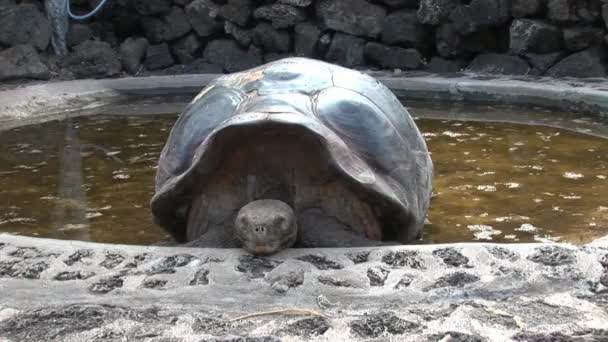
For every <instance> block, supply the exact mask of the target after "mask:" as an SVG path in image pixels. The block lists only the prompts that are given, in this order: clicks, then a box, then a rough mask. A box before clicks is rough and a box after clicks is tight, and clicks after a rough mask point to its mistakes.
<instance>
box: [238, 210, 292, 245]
mask: <svg viewBox="0 0 608 342" xmlns="http://www.w3.org/2000/svg"><path fill="white" fill-rule="evenodd" d="M234 231H235V235H236V236H235V237H236V239H237V240H238V241H239V242H240V243H241V244H242V246H243V249H245V250H246V251H248V252H250V253H252V254H254V255H268V254H273V253H276V252H278V251H280V250H282V249H285V248H289V247H292V246H293V245H294V244H295V242H296V239H297V236H298V230H297V225H296V220H295V216H294V213H293V210H292V209H291V207H290V206H289V205H287V204H286V203H284V202H282V201H279V200H268V199H267V200H257V201H253V202H250V203H248V204H247V205H245V206H243V207H242V208H241V209H240V210H239V212H238V214H237V216H236V220H235V230H234Z"/></svg>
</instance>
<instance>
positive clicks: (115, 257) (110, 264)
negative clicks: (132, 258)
mask: <svg viewBox="0 0 608 342" xmlns="http://www.w3.org/2000/svg"><path fill="white" fill-rule="evenodd" d="M124 260H125V257H124V256H122V255H120V254H115V253H111V254H106V258H105V260H104V261H102V262H101V263H100V264H99V265H100V266H103V267H105V268H107V269H110V270H111V269H113V268H114V267H116V266H118V265H120V264H121V263H122V262H123V261H124Z"/></svg>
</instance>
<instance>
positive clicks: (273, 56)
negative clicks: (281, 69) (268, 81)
mask: <svg viewBox="0 0 608 342" xmlns="http://www.w3.org/2000/svg"><path fill="white" fill-rule="evenodd" d="M288 57H293V55H292V54H291V53H275V52H271V53H267V54H265V55H264V57H263V60H264V63H270V62H274V61H278V60H280V59H283V58H288Z"/></svg>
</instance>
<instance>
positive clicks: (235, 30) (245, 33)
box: [224, 20, 253, 48]
mask: <svg viewBox="0 0 608 342" xmlns="http://www.w3.org/2000/svg"><path fill="white" fill-rule="evenodd" d="M224 32H226V34H229V35H231V36H232V37H233V38H234V39H235V40H236V41H237V42H238V43H239V44H240V45H241V46H242V47H244V48H246V47H248V46H249V44H251V41H252V40H253V30H246V29H244V28H241V27H240V26H238V25H236V24H233V23H232V22H230V21H228V20H226V21H225V22H224Z"/></svg>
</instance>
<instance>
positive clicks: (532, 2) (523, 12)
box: [511, 0, 545, 18]
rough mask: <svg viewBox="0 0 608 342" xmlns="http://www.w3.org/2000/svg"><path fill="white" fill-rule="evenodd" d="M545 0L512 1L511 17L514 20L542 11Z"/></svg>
mask: <svg viewBox="0 0 608 342" xmlns="http://www.w3.org/2000/svg"><path fill="white" fill-rule="evenodd" d="M544 2H545V0H512V3H511V15H512V16H513V17H515V18H523V17H528V16H533V15H535V14H536V13H538V12H539V11H540V10H541V9H542V5H543V3H544Z"/></svg>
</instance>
